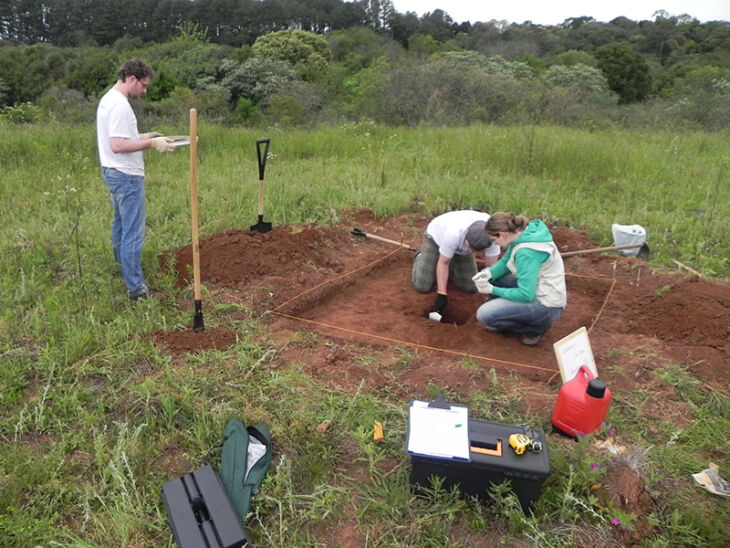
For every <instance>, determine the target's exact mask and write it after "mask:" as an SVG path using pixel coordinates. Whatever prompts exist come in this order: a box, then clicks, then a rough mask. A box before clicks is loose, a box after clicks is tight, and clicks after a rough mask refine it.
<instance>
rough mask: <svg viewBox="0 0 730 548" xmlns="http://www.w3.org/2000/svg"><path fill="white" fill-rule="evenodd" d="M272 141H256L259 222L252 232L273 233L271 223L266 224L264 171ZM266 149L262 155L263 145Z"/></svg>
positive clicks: (252, 227) (252, 228)
mask: <svg viewBox="0 0 730 548" xmlns="http://www.w3.org/2000/svg"><path fill="white" fill-rule="evenodd" d="M270 142H271V139H268V138H267V139H257V140H256V154H257V156H258V159H259V221H258V223H256V224H255V225H251V232H260V233H261V234H263V233H264V232H271V223H267V222H264V170H265V169H266V156H268V154H269V143H270ZM264 144H265V145H266V146H265V147H264V153H263V155H262V154H261V145H264Z"/></svg>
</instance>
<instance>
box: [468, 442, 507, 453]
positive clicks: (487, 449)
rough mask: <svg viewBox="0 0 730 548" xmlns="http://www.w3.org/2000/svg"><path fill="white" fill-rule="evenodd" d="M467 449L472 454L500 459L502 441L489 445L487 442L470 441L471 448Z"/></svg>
mask: <svg viewBox="0 0 730 548" xmlns="http://www.w3.org/2000/svg"><path fill="white" fill-rule="evenodd" d="M469 449H470V450H471V452H472V453H479V454H481V455H491V456H494V457H501V456H502V440H499V439H498V440H497V442H496V443H489V442H488V441H472V443H471V447H469Z"/></svg>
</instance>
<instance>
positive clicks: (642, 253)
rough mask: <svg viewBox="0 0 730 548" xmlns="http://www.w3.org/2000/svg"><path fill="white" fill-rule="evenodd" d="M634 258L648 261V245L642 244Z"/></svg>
mask: <svg viewBox="0 0 730 548" xmlns="http://www.w3.org/2000/svg"><path fill="white" fill-rule="evenodd" d="M636 256H637V257H638V258H639V259H643V260H645V261H648V260H649V257H650V256H651V251H649V244H647V243H646V242H644V244H643V245H642V246H641V247H640V248H639V251H638V252H637V253H636Z"/></svg>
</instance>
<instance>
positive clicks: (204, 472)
mask: <svg viewBox="0 0 730 548" xmlns="http://www.w3.org/2000/svg"><path fill="white" fill-rule="evenodd" d="M162 499H163V501H164V502H165V508H166V509H167V517H168V520H169V521H170V526H171V528H172V532H173V534H174V535H175V542H177V545H178V546H179V547H180V548H239V547H241V546H248V545H249V543H248V539H247V538H246V533H245V532H244V531H243V528H242V527H241V522H240V520H239V519H238V515H236V512H235V510H234V509H233V506H232V505H231V501H230V499H229V498H228V493H226V491H225V489H224V488H223V483H222V482H221V479H220V477H219V476H218V474H217V473H216V471H215V470H213V468H212V467H211V466H204V467H203V468H198V469H197V470H194V471H193V472H190V473H188V474H185V475H184V476H182V477H180V478H178V479H176V480H172V481H169V482H167V483H166V484H165V485H163V486H162Z"/></svg>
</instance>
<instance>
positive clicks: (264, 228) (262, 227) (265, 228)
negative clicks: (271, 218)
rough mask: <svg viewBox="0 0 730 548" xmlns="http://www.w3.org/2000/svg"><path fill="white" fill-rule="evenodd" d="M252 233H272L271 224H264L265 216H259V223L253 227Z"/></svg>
mask: <svg viewBox="0 0 730 548" xmlns="http://www.w3.org/2000/svg"><path fill="white" fill-rule="evenodd" d="M251 232H260V233H261V234H263V233H265V232H271V223H267V222H264V216H263V215H259V222H258V223H256V224H255V225H251Z"/></svg>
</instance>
